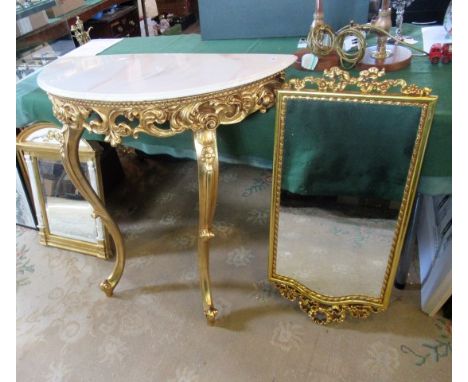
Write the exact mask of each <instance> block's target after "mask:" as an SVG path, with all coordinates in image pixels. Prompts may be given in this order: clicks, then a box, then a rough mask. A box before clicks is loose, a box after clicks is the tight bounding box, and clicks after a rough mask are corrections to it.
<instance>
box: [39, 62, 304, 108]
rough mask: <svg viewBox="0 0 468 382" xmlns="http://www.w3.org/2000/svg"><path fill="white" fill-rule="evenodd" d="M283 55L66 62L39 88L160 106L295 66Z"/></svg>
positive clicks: (52, 67) (55, 65) (42, 78)
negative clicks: (152, 102) (163, 103)
mask: <svg viewBox="0 0 468 382" xmlns="http://www.w3.org/2000/svg"><path fill="white" fill-rule="evenodd" d="M295 60H296V57H295V56H293V55H283V54H185V53H180V54H179V53H178V54H174V53H163V54H122V55H107V56H93V57H70V58H61V59H59V60H57V61H55V62H52V63H51V64H49V65H47V66H46V67H45V68H44V69H43V70H42V72H41V73H40V75H39V77H38V84H39V86H40V87H41V88H42V89H44V90H45V91H46V92H48V93H51V94H53V95H56V96H62V97H68V98H74V99H81V100H98V101H123V102H125V101H136V102H138V101H157V100H166V99H173V98H180V97H187V96H195V95H201V94H206V93H211V92H217V91H222V90H225V89H230V88H234V87H237V86H242V85H247V84H249V83H252V82H255V81H257V80H261V79H263V78H266V77H268V76H270V75H273V74H275V73H278V72H280V71H282V70H284V69H286V68H287V67H288V66H290V65H291V64H292V63H293V62H294V61H295Z"/></svg>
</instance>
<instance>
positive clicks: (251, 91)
mask: <svg viewBox="0 0 468 382" xmlns="http://www.w3.org/2000/svg"><path fill="white" fill-rule="evenodd" d="M283 82H284V73H277V74H275V75H272V76H269V77H267V78H264V79H262V80H259V81H255V82H252V83H250V84H248V85H244V86H240V87H236V88H232V89H229V90H225V91H220V92H215V93H207V94H204V95H200V96H191V97H185V98H176V99H171V100H165V101H142V102H104V101H98V100H96V101H90V100H78V99H71V98H65V97H59V96H56V95H53V94H49V99H50V100H51V102H52V105H53V112H54V115H55V116H56V117H57V119H58V120H59V121H60V122H61V123H62V125H63V129H62V133H63V136H64V140H63V142H62V156H63V161H64V165H65V168H66V170H67V173H68V174H69V176H70V179H71V180H72V181H73V183H74V184H75V187H76V188H77V189H78V190H79V192H80V193H81V194H82V195H83V197H84V198H85V199H86V200H87V201H88V202H89V203H90V204H91V205H92V206H93V208H94V210H95V212H96V216H99V217H100V218H101V219H102V222H103V223H104V225H105V226H106V228H107V229H108V231H109V234H110V235H111V236H112V238H113V240H114V243H115V247H116V262H115V265H114V269H113V271H112V273H111V274H110V276H109V277H108V278H107V279H106V280H104V281H103V282H102V283H101V285H100V287H101V289H102V290H103V291H104V292H105V294H106V295H107V296H112V294H113V290H114V288H115V287H116V285H117V283H118V282H119V280H120V278H121V276H122V273H123V270H124V265H125V253H124V244H123V238H122V234H121V232H120V230H119V227H118V226H117V224H116V223H115V222H114V220H112V218H111V217H110V215H109V214H108V213H107V211H106V210H105V207H104V205H103V203H102V202H101V201H100V200H99V198H98V197H97V195H96V194H95V193H93V191H92V189H91V187H90V185H89V183H88V181H87V179H86V177H85V176H84V175H83V173H82V171H81V168H80V166H79V162H78V142H79V139H80V137H81V135H82V134H83V131H84V129H86V130H88V131H90V132H92V133H95V134H102V135H104V140H105V141H106V142H109V143H110V144H111V145H112V146H117V145H119V144H120V143H122V139H123V138H126V137H133V138H135V139H137V138H138V137H139V135H140V133H145V134H148V135H152V136H155V137H160V138H165V137H171V136H173V135H176V134H180V133H182V132H184V131H192V132H193V140H194V145H195V150H196V154H197V162H198V187H199V206H200V208H199V210H200V212H199V237H198V267H199V273H200V286H201V291H202V297H203V309H204V313H205V316H206V319H207V321H208V323H210V324H212V323H213V322H214V321H215V318H216V313H217V310H216V308H215V307H214V304H213V300H212V297H211V282H210V275H209V250H210V241H211V239H213V238H214V234H213V232H212V225H213V217H214V211H215V207H216V198H217V192H218V174H219V166H218V149H217V144H216V129H217V128H218V127H219V126H220V125H228V124H234V123H238V122H241V121H242V120H243V119H244V118H245V117H247V116H248V115H249V114H252V113H254V112H256V111H260V112H265V111H266V110H267V109H268V108H270V107H272V106H273V105H274V104H275V101H276V91H277V89H279V88H280V87H281V85H282V84H283Z"/></svg>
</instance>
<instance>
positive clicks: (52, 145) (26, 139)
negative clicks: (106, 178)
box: [16, 122, 113, 259]
mask: <svg viewBox="0 0 468 382" xmlns="http://www.w3.org/2000/svg"><path fill="white" fill-rule="evenodd" d="M46 133H47V134H46ZM44 134H46V135H44ZM62 140H63V135H62V133H61V132H60V129H58V128H57V127H56V126H55V125H53V124H51V123H49V122H38V123H34V124H32V125H31V126H29V127H27V128H26V129H24V130H23V131H22V132H21V133H20V134H19V135H18V136H17V143H16V150H17V156H18V158H19V162H20V165H21V168H22V171H23V174H24V175H25V178H26V179H28V180H29V189H30V192H31V196H32V200H33V202H34V206H35V209H36V214H37V219H38V228H39V240H40V243H41V244H42V245H46V246H52V247H56V248H61V249H66V250H69V251H76V252H80V253H84V254H87V255H92V256H96V257H98V258H102V259H109V258H111V257H112V256H113V252H112V248H111V246H110V240H109V239H110V238H109V234H108V232H107V230H106V228H105V227H104V226H103V225H102V223H101V222H100V220H98V218H96V217H95V216H93V215H90V219H91V220H94V225H95V229H96V237H95V240H94V241H88V240H86V238H84V237H81V238H79V237H71V236H70V235H65V234H63V232H62V233H57V232H53V230H52V229H51V221H50V216H49V215H48V213H47V207H46V204H47V202H46V200H47V195H46V193H45V188H44V185H43V184H42V182H41V175H40V170H39V162H40V161H42V160H45V161H50V162H55V163H56V164H61V163H62V157H61V153H60V143H61V141H62ZM101 151H102V148H101V147H100V146H99V145H97V144H96V143H95V142H92V141H89V142H88V141H85V140H82V141H81V142H80V147H79V157H80V163H81V164H83V165H85V166H86V167H87V169H88V172H89V176H90V181H91V182H92V184H93V187H94V188H95V191H96V192H97V193H98V194H99V195H101V197H102V198H103V197H104V187H103V180H102V176H101V173H102V172H101V161H100V158H101ZM78 224H80V222H79V220H77V221H76V225H78Z"/></svg>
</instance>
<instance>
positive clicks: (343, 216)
mask: <svg viewBox="0 0 468 382" xmlns="http://www.w3.org/2000/svg"><path fill="white" fill-rule="evenodd" d="M313 81H314V80H312V81H311V82H312V83H313ZM303 86H304V84H303ZM415 89H416V90H419V88H415ZM324 90H325V89H324ZM333 90H336V88H335V89H333ZM424 92H427V90H426V89H423V90H420V93H418V94H415V95H406V96H402V95H396V94H393V95H382V94H359V93H357V92H345V91H342V92H335V93H324V92H320V91H311V90H302V89H298V86H297V84H296V86H294V87H293V90H281V91H279V92H278V101H277V107H278V109H277V129H276V145H275V162H274V179H273V193H272V217H271V231H270V269H269V276H270V280H271V281H273V282H274V283H275V285H276V286H277V287H278V289H279V290H280V293H281V294H282V295H283V296H285V297H287V298H288V299H290V300H295V299H298V300H299V305H300V307H301V308H302V309H303V310H305V311H306V312H307V314H308V315H309V316H310V317H311V318H312V319H313V320H314V321H315V322H317V323H330V322H341V321H343V320H344V318H345V317H346V314H350V315H352V316H354V317H367V316H368V315H369V313H370V312H377V311H380V310H383V309H385V308H386V307H387V305H388V301H389V297H390V291H391V287H392V284H393V278H394V275H395V272H396V266H397V264H398V259H399V255H400V251H401V247H402V244H403V240H404V236H405V231H406V227H407V224H408V219H409V215H410V212H411V205H412V202H413V199H414V194H415V190H416V185H417V181H418V177H419V172H420V168H421V162H422V157H423V154H424V149H425V145H426V143H427V137H428V133H429V128H430V123H431V119H432V114H433V109H434V105H435V102H436V97H430V96H428V95H427V94H424Z"/></svg>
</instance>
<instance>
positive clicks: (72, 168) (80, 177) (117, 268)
mask: <svg viewBox="0 0 468 382" xmlns="http://www.w3.org/2000/svg"><path fill="white" fill-rule="evenodd" d="M62 132H63V143H62V158H63V164H64V167H65V171H66V172H67V174H68V176H69V177H70V179H71V181H72V182H73V184H74V186H75V187H76V188H77V190H78V191H79V192H80V194H81V195H82V196H83V197H84V198H85V199H86V201H87V202H88V203H89V204H91V206H92V207H93V209H94V216H95V217H99V218H101V220H102V222H103V224H104V226H105V227H106V228H107V230H108V232H109V234H110V236H111V237H112V239H113V241H114V244H115V250H116V254H115V256H116V260H115V264H114V269H113V270H112V273H111V274H110V275H109V277H108V278H107V279H106V280H104V281H103V282H102V283H101V284H100V288H101V289H102V291H103V292H104V293H105V294H106V295H107V296H108V297H110V296H112V293H113V291H114V288H115V286H116V285H117V283H118V282H119V280H120V277H121V276H122V273H123V270H124V266H125V252H124V244H123V238H122V234H121V233H120V229H119V227H118V226H117V224H116V223H115V222H114V220H112V218H111V216H110V215H109V213H108V212H107V211H106V209H105V207H104V204H103V203H102V201H101V199H100V198H99V196H98V195H97V194H96V192H95V191H94V190H93V188H92V187H91V185H90V184H89V182H88V180H87V179H86V177H85V175H84V174H83V172H82V170H81V166H80V160H79V153H78V148H79V144H80V138H81V136H82V134H83V126H81V124H80V123H77V124H76V125H74V126H73V127H69V126H67V125H64V128H63V130H62Z"/></svg>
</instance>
